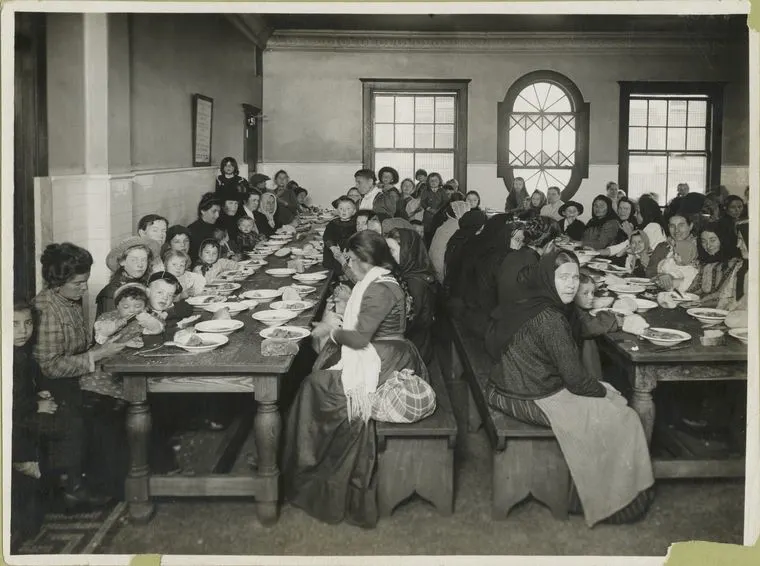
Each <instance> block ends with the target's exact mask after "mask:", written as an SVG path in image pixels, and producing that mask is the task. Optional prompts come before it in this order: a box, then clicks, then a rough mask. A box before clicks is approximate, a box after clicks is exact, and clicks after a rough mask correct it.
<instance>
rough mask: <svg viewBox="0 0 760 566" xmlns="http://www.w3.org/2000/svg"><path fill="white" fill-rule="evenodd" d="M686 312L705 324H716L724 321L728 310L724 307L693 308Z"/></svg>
mask: <svg viewBox="0 0 760 566" xmlns="http://www.w3.org/2000/svg"><path fill="white" fill-rule="evenodd" d="M686 314H688V315H689V316H692V317H694V318H696V319H697V320H698V321H699V322H701V323H702V325H703V326H716V325H718V324H720V323H721V322H723V321H724V320H725V319H726V316H727V315H728V311H726V310H723V309H708V308H704V307H703V308H693V309H687V310H686Z"/></svg>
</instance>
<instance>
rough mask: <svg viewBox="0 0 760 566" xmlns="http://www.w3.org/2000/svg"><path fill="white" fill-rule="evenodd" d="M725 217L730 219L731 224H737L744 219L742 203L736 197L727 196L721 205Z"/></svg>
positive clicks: (744, 208)
mask: <svg viewBox="0 0 760 566" xmlns="http://www.w3.org/2000/svg"><path fill="white" fill-rule="evenodd" d="M723 206H724V210H725V214H724V215H725V217H727V218H730V219H731V220H732V221H733V222H735V223H736V222H739V221H741V220H742V219H744V218H746V215H745V210H746V207H745V206H744V201H743V200H742V198H741V197H739V196H736V195H729V196H727V197H726V200H725V201H724V203H723Z"/></svg>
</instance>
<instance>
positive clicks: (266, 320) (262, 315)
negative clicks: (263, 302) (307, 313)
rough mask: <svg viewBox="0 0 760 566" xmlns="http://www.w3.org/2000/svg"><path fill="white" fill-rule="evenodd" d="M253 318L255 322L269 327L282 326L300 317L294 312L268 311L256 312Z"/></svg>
mask: <svg viewBox="0 0 760 566" xmlns="http://www.w3.org/2000/svg"><path fill="white" fill-rule="evenodd" d="M251 316H252V317H253V319H254V320H258V321H259V322H261V323H262V324H266V325H267V326H280V325H282V324H285V323H286V322H288V321H289V320H293V319H294V318H295V317H297V316H298V313H297V312H293V311H281V310H266V311H259V312H255V313H253V314H252V315H251Z"/></svg>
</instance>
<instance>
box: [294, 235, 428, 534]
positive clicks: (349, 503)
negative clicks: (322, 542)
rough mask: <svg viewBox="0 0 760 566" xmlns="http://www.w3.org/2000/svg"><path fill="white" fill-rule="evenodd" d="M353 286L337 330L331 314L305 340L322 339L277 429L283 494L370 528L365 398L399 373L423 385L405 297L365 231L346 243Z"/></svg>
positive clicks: (372, 500) (370, 432) (372, 507)
mask: <svg viewBox="0 0 760 566" xmlns="http://www.w3.org/2000/svg"><path fill="white" fill-rule="evenodd" d="M348 250H349V252H348V256H349V263H350V265H351V267H352V269H353V270H354V272H355V273H356V274H357V276H358V279H359V282H358V283H357V284H356V286H355V287H354V289H353V291H352V292H351V297H350V298H349V301H348V305H347V306H346V311H345V314H344V316H343V328H340V326H339V323H338V319H337V318H336V317H334V316H325V318H324V319H323V320H322V322H320V323H319V324H317V325H316V327H315V328H314V330H313V332H312V335H314V336H323V337H324V336H329V338H330V340H329V341H328V342H327V345H326V346H325V347H324V348H323V349H322V351H321V352H320V354H319V357H318V358H317V361H316V362H315V364H314V368H315V370H314V371H313V372H312V373H311V374H310V375H309V376H308V377H306V379H305V380H304V382H303V384H302V385H301V388H300V390H299V392H298V395H297V396H296V399H295V401H294V402H293V405H292V406H291V408H290V410H289V413H288V416H287V421H286V425H285V435H284V436H285V448H284V452H283V465H282V470H283V493H284V495H285V498H286V499H287V500H288V501H289V502H290V503H291V504H292V505H294V506H295V507H299V508H300V509H303V510H304V511H306V512H307V513H308V514H309V515H311V516H313V517H315V518H317V519H319V520H321V521H324V522H326V523H340V522H341V521H344V520H346V521H348V522H350V523H352V524H356V525H360V526H363V527H374V526H375V525H376V524H377V519H378V510H377V491H376V490H377V484H376V481H375V479H374V473H375V468H376V462H377V456H376V451H377V445H376V440H375V423H374V421H373V420H371V418H370V411H371V398H372V394H373V393H374V392H375V391H376V390H377V387H378V386H379V385H381V384H382V383H384V382H385V381H386V380H387V379H388V378H389V377H391V376H392V375H393V372H394V371H397V370H402V369H410V370H413V371H414V372H415V373H416V374H417V375H419V376H420V377H422V378H423V379H426V380H427V375H428V374H427V368H426V367H425V363H424V362H423V361H422V358H421V357H420V354H419V352H418V351H417V348H415V346H414V345H413V344H412V343H411V342H409V341H408V340H406V339H405V338H404V333H405V331H406V302H407V298H406V296H405V294H404V291H403V290H402V288H401V286H400V285H399V283H398V281H399V278H400V274H399V271H398V265H397V264H396V262H395V261H394V260H393V257H392V256H391V252H390V249H389V248H388V244H387V243H386V242H385V239H384V238H383V237H382V236H381V235H379V234H376V233H374V232H372V231H369V230H365V231H363V232H359V233H357V234H355V235H354V236H352V237H351V239H350V240H349V242H348Z"/></svg>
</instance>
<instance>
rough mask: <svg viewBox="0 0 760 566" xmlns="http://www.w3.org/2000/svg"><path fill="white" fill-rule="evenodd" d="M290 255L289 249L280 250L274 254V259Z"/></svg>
mask: <svg viewBox="0 0 760 566" xmlns="http://www.w3.org/2000/svg"><path fill="white" fill-rule="evenodd" d="M289 253H290V248H280V249H279V250H277V251H276V252H274V255H275V257H285V256H286V255H288V254H289Z"/></svg>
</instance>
